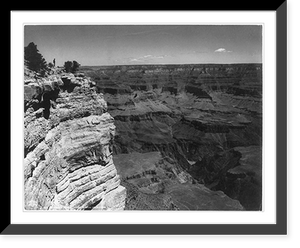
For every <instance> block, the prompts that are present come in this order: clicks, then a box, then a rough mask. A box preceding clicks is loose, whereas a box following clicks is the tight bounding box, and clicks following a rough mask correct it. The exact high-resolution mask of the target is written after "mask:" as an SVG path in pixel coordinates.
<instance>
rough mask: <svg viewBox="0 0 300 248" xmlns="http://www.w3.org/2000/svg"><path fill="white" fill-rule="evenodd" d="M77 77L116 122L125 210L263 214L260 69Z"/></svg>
mask: <svg viewBox="0 0 300 248" xmlns="http://www.w3.org/2000/svg"><path fill="white" fill-rule="evenodd" d="M82 71H84V73H85V74H86V75H88V76H90V77H91V78H92V79H93V81H95V82H96V88H97V92H98V93H99V94H103V95H104V98H105V100H106V101H107V104H108V111H109V113H110V114H111V115H112V116H113V117H114V119H115V125H116V127H117V128H116V136H115V140H114V144H113V153H114V156H113V160H114V162H115V165H116V167H117V169H118V170H119V171H120V176H121V184H122V185H123V186H125V187H126V188H127V193H128V197H127V199H126V206H125V209H156V210H157V209H176V210H187V209H189V210H216V209H218V210H242V209H246V210H261V208H262V197H261V196H262V176H261V174H262V173H261V171H262V158H261V157H262V154H261V151H262V65H261V64H232V65H214V64H206V65H205V64H203V65H201V64H200V65H128V66H108V67H104V66H103V67H86V68H82Z"/></svg>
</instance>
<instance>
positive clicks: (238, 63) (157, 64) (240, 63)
mask: <svg viewBox="0 0 300 248" xmlns="http://www.w3.org/2000/svg"><path fill="white" fill-rule="evenodd" d="M246 64H248V65H250V64H261V65H262V64H263V63H262V62H236V63H213V62H211V63H170V64H160V63H156V64H110V65H81V66H80V67H92V66H94V67H96V66H98V67H99V66H160V65H246Z"/></svg>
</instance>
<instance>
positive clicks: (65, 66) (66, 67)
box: [64, 61, 73, 72]
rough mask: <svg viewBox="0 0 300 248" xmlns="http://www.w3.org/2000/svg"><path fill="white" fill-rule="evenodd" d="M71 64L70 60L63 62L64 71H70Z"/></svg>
mask: <svg viewBox="0 0 300 248" xmlns="http://www.w3.org/2000/svg"><path fill="white" fill-rule="evenodd" d="M72 66H73V63H72V61H67V62H65V64H64V68H65V71H66V72H71V71H72Z"/></svg>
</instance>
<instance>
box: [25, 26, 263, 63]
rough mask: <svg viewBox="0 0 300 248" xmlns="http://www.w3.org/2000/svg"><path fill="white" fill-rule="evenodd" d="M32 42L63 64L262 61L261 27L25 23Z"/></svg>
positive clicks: (50, 58)
mask: <svg viewBox="0 0 300 248" xmlns="http://www.w3.org/2000/svg"><path fill="white" fill-rule="evenodd" d="M30 42H34V43H35V44H36V45H37V48H38V50H39V51H40V53H41V54H42V55H43V57H44V58H45V59H46V61H47V62H52V61H53V59H54V58H55V60H56V65H58V66H60V65H63V64H64V62H65V61H68V60H71V61H73V60H76V61H77V62H79V63H80V64H81V65H82V66H84V65H87V66H93V65H94V66H100V65H130V64H196V63H199V64H200V63H221V64H230V63H261V62H262V26H260V25H26V26H25V27H24V46H27V45H28V44H29V43H30Z"/></svg>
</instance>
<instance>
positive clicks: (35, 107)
mask: <svg viewBox="0 0 300 248" xmlns="http://www.w3.org/2000/svg"><path fill="white" fill-rule="evenodd" d="M24 93H25V96H24V100H25V114H24V154H25V159H24V184H25V187H24V194H25V198H24V199H25V209H27V210H32V209H34V210H38V209H43V210H62V209H67V210H91V209H93V210H121V209H124V205H125V198H126V189H125V188H124V187H123V186H121V185H120V177H119V175H118V173H117V171H116V168H115V166H114V163H113V160H112V142H113V139H114V135H115V125H114V119H113V118H112V116H111V115H110V114H109V113H108V112H107V104H106V102H105V100H104V99H103V95H102V94H97V93H96V91H95V89H94V83H93V82H92V81H90V80H89V79H88V78H86V77H85V76H84V75H82V74H79V75H77V76H76V75H73V74H61V73H57V74H54V75H51V76H48V77H47V78H39V77H37V76H36V75H34V73H32V72H30V71H28V70H26V71H25V86H24Z"/></svg>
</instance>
